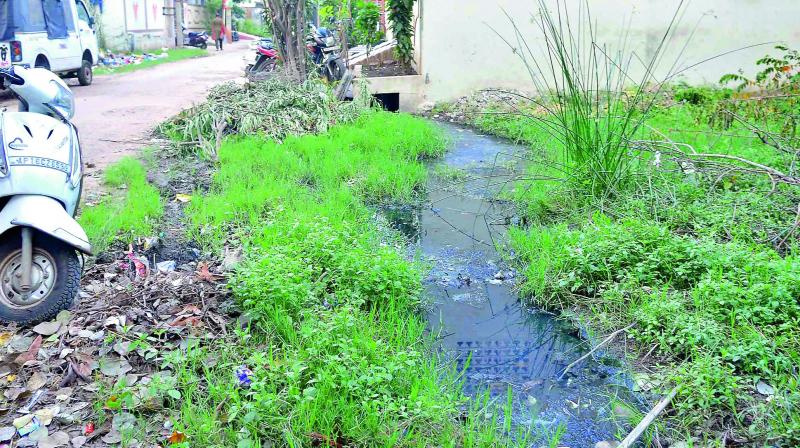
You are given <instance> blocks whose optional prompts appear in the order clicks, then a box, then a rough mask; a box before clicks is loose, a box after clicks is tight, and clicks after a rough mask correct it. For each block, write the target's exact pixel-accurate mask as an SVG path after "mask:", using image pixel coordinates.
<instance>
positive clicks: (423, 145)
mask: <svg viewBox="0 0 800 448" xmlns="http://www.w3.org/2000/svg"><path fill="white" fill-rule="evenodd" d="M443 150H444V141H443V139H442V136H441V135H440V134H439V133H438V131H437V130H436V129H435V128H434V127H433V126H432V125H430V124H428V123H425V122H423V121H421V120H418V119H415V118H412V117H409V116H405V115H394V114H388V113H383V112H373V113H369V114H366V115H364V116H362V117H361V118H359V119H358V120H357V121H356V122H355V123H353V124H351V125H346V126H338V127H335V128H333V129H331V130H330V131H329V132H328V133H327V134H323V135H318V136H313V135H306V136H303V137H288V138H286V139H285V140H284V141H283V142H282V143H276V142H274V141H269V140H264V139H261V138H256V137H245V138H238V139H232V140H230V141H228V142H227V143H225V144H223V145H222V147H221V148H220V151H219V170H218V172H217V173H216V174H215V176H214V180H213V185H212V187H211V190H210V192H209V194H208V195H206V196H198V195H196V196H195V199H193V201H192V203H191V206H190V207H189V209H188V215H189V217H190V219H191V224H190V226H191V229H192V232H193V233H194V235H196V236H197V238H198V239H199V240H201V241H203V242H204V243H205V244H207V245H208V246H210V247H213V248H217V249H219V248H220V247H221V246H222V245H224V244H232V243H238V244H242V245H243V246H244V248H245V259H244V260H243V261H242V263H241V264H240V265H239V267H238V268H237V270H236V273H235V275H234V276H233V277H232V279H231V285H232V287H233V291H234V293H235V295H236V297H237V299H238V302H239V304H240V306H241V307H242V309H243V310H244V311H245V313H246V314H247V316H248V317H249V318H250V331H247V332H240V333H239V334H238V335H236V336H235V337H232V338H231V340H229V341H225V342H222V343H219V344H212V345H211V346H210V347H206V348H202V349H197V350H190V351H189V353H187V356H186V359H185V360H184V361H183V362H182V363H180V365H179V366H177V367H176V370H177V371H178V372H179V374H178V378H179V383H180V390H181V391H183V394H184V397H185V400H184V401H183V403H182V404H181V406H180V412H181V422H182V425H186V426H185V428H184V430H185V431H186V433H187V434H189V435H190V437H191V440H193V442H195V443H199V444H201V445H207V446H233V445H237V446H258V445H259V444H260V443H263V441H270V442H274V443H284V444H287V445H296V446H309V445H314V444H315V443H327V442H325V441H339V442H337V443H341V444H342V445H345V444H346V445H357V446H454V445H459V446H486V445H485V444H486V443H491V441H494V440H495V439H496V437H498V436H497V435H496V434H495V433H494V427H493V426H491V425H490V424H487V423H483V422H480V421H476V420H475V419H474V418H473V417H471V416H470V417H467V419H466V420H467V422H466V423H463V422H461V421H459V418H458V417H459V415H461V413H462V408H464V407H469V405H468V404H467V403H466V401H465V399H464V398H463V397H462V395H461V392H460V388H459V387H458V385H457V383H455V382H454V378H455V377H454V372H451V371H449V370H448V369H447V368H444V367H443V366H441V365H439V364H438V363H437V362H436V360H435V358H431V357H430V356H429V355H430V345H429V344H430V340H429V338H428V337H427V336H426V335H425V321H424V319H423V318H422V316H420V315H419V314H418V311H419V306H420V301H421V295H420V294H421V270H420V267H419V266H416V265H415V264H414V263H413V262H409V261H407V260H406V259H405V257H404V256H403V255H402V254H401V253H400V252H399V251H398V250H397V249H395V248H394V247H393V246H392V245H390V244H386V237H385V235H384V234H383V232H382V231H379V230H378V229H377V228H376V226H375V224H374V223H373V222H372V219H371V217H372V214H371V212H370V210H369V209H368V207H367V206H368V204H370V203H382V202H387V201H391V202H406V201H410V200H413V199H415V198H417V197H419V196H420V195H421V193H422V187H423V185H424V182H425V175H426V173H425V169H424V167H423V165H422V164H421V161H422V160H423V159H425V158H428V157H433V156H437V155H439V154H441V153H442V152H443ZM209 356H214V357H215V358H216V359H217V360H218V361H217V362H216V365H213V366H209V365H206V364H205V360H206V359H208V357H209ZM241 365H246V366H248V367H249V368H250V369H251V370H252V372H253V375H252V378H251V381H252V382H251V384H250V385H249V387H242V386H241V385H240V384H239V383H238V381H237V378H236V377H235V376H233V375H232V372H233V370H235V369H236V367H237V366H241ZM223 416H224V418H223Z"/></svg>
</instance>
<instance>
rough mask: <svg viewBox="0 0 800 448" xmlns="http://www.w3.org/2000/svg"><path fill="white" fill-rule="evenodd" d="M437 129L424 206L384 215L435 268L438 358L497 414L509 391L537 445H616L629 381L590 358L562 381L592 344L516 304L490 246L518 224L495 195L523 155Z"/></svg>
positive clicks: (506, 272)
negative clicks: (444, 147) (438, 147)
mask: <svg viewBox="0 0 800 448" xmlns="http://www.w3.org/2000/svg"><path fill="white" fill-rule="evenodd" d="M440 126H442V128H443V129H444V131H445V133H446V134H447V135H448V136H449V140H450V148H449V152H448V153H447V155H445V156H444V157H443V158H442V159H439V160H437V161H436V162H435V163H433V164H432V165H431V167H430V172H431V175H430V176H429V179H430V180H429V183H428V191H429V201H428V202H427V203H426V204H425V206H423V207H420V208H416V209H413V210H409V209H396V210H385V211H384V216H385V217H386V218H387V219H388V220H389V221H390V223H391V224H392V225H393V226H394V227H395V228H396V229H398V230H400V231H402V232H403V233H405V234H406V236H408V237H409V238H410V239H411V240H412V242H413V243H414V245H413V246H414V247H413V248H414V250H415V251H416V252H417V254H418V255H421V256H422V257H423V259H424V260H425V261H427V263H428V264H429V265H430V267H431V269H430V271H429V273H428V276H427V278H426V288H427V290H428V293H429V295H430V296H431V297H432V298H433V301H434V303H433V305H432V309H431V311H430V314H429V322H430V327H431V330H432V331H433V332H434V333H435V334H439V335H440V338H441V339H440V341H441V346H440V348H441V350H442V353H443V355H444V356H447V357H452V358H453V359H454V360H455V362H456V365H457V367H458V369H459V371H463V372H464V375H465V376H464V380H465V383H464V387H465V392H466V393H467V394H469V395H473V396H474V395H478V394H482V393H486V391H487V390H488V393H489V394H490V396H491V397H492V398H494V399H495V401H496V403H497V406H498V408H496V409H495V410H494V412H503V411H502V408H503V407H504V406H505V405H506V401H507V398H508V393H509V388H510V391H511V396H512V421H513V423H514V426H515V432H516V431H518V430H519V429H520V428H521V429H523V430H524V431H529V433H530V434H531V439H532V440H533V443H534V445H535V446H539V445H541V442H542V441H546V440H547V437H549V436H552V435H553V434H556V433H558V432H560V433H563V436H562V437H561V438H560V441H559V445H560V446H569V447H572V448H576V447H594V446H595V443H596V442H599V441H603V440H614V439H615V437H614V436H615V435H617V432H618V429H619V427H618V426H617V425H616V424H615V422H614V420H613V412H612V409H613V408H614V406H615V404H614V403H615V402H616V400H621V401H624V402H631V401H632V400H633V397H632V394H631V392H630V388H629V387H628V386H629V381H628V380H627V379H626V377H625V375H624V373H623V372H621V371H619V370H618V369H616V368H614V367H612V366H610V365H606V364H603V363H600V362H597V361H595V360H593V359H589V360H587V361H584V362H582V363H581V364H579V365H578V366H576V367H575V368H574V369H573V370H570V372H569V373H568V374H567V375H566V376H565V378H564V379H562V380H559V379H558V378H559V376H560V375H561V373H562V372H563V370H564V368H565V367H566V366H567V365H568V364H569V363H570V362H572V361H574V360H575V359H578V358H579V357H580V356H582V355H583V354H585V353H586V352H587V350H588V349H589V347H587V345H588V344H587V343H586V342H585V341H582V340H581V339H580V338H579V337H578V336H577V335H576V334H575V331H574V329H573V328H572V327H571V326H570V325H569V324H567V323H565V322H563V321H559V320H557V319H556V318H554V317H553V316H552V315H550V314H546V313H543V312H537V311H535V310H529V309H526V308H525V307H524V306H522V305H521V303H520V301H519V298H518V296H517V294H516V292H515V289H514V286H515V279H516V277H517V275H516V273H515V272H514V271H513V270H512V269H510V268H509V267H508V266H506V265H505V264H504V263H503V262H502V260H501V255H500V254H499V253H498V252H497V250H496V247H497V243H499V244H501V245H502V242H503V241H504V237H505V234H506V230H507V225H508V224H509V223H512V222H513V221H514V216H513V209H512V207H511V206H510V204H508V203H505V202H503V201H500V200H497V198H498V195H499V194H501V193H502V191H503V190H504V189H509V188H511V187H512V182H511V181H513V179H514V176H515V175H516V174H515V173H520V172H521V170H522V169H523V168H524V166H523V165H524V162H521V160H523V159H524V156H525V153H526V151H527V149H526V148H524V147H521V146H517V145H513V144H510V143H508V142H505V141H502V140H499V139H496V138H492V137H488V136H484V135H480V134H478V133H476V132H475V131H472V130H470V129H465V128H461V127H457V126H453V125H448V124H440ZM490 412H492V411H490ZM500 421H502V420H500ZM537 439H538V440H537Z"/></svg>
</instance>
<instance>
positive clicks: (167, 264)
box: [156, 260, 177, 274]
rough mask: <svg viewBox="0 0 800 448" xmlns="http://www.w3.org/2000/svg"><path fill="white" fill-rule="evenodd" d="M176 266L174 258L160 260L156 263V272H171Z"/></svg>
mask: <svg viewBox="0 0 800 448" xmlns="http://www.w3.org/2000/svg"><path fill="white" fill-rule="evenodd" d="M176 267H177V266H176V264H175V261H174V260H169V261H162V262H160V263H156V269H158V272H160V273H162V274H166V273H168V272H173V271H174V270H175V269H176Z"/></svg>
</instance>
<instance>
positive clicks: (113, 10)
mask: <svg viewBox="0 0 800 448" xmlns="http://www.w3.org/2000/svg"><path fill="white" fill-rule="evenodd" d="M135 1H136V0H115V1H110V2H103V14H102V16H101V17H100V26H102V27H103V36H104V38H105V46H106V49H108V50H112V51H131V50H136V51H142V50H154V49H159V48H162V47H164V46H166V45H167V44H168V33H167V31H166V26H167V25H166V23H167V22H169V21H168V20H165V17H164V16H163V15H162V9H163V6H164V1H163V0H148V1H147V2H145V0H138V3H136V9H137V10H136V12H137V14H139V15H140V17H137V18H136V19H135V18H134V17H133V7H134V3H133V2H135ZM153 7H154V9H153ZM154 11H155V19H154V18H153V16H152V14H153V13H154ZM144 14H147V15H146V16H145V15H144ZM137 19H138V20H137Z"/></svg>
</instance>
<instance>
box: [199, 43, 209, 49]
mask: <svg viewBox="0 0 800 448" xmlns="http://www.w3.org/2000/svg"><path fill="white" fill-rule="evenodd" d="M206 48H208V44H207V43H205V42H203V43H201V44H200V49H202V50H205V49H206Z"/></svg>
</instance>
